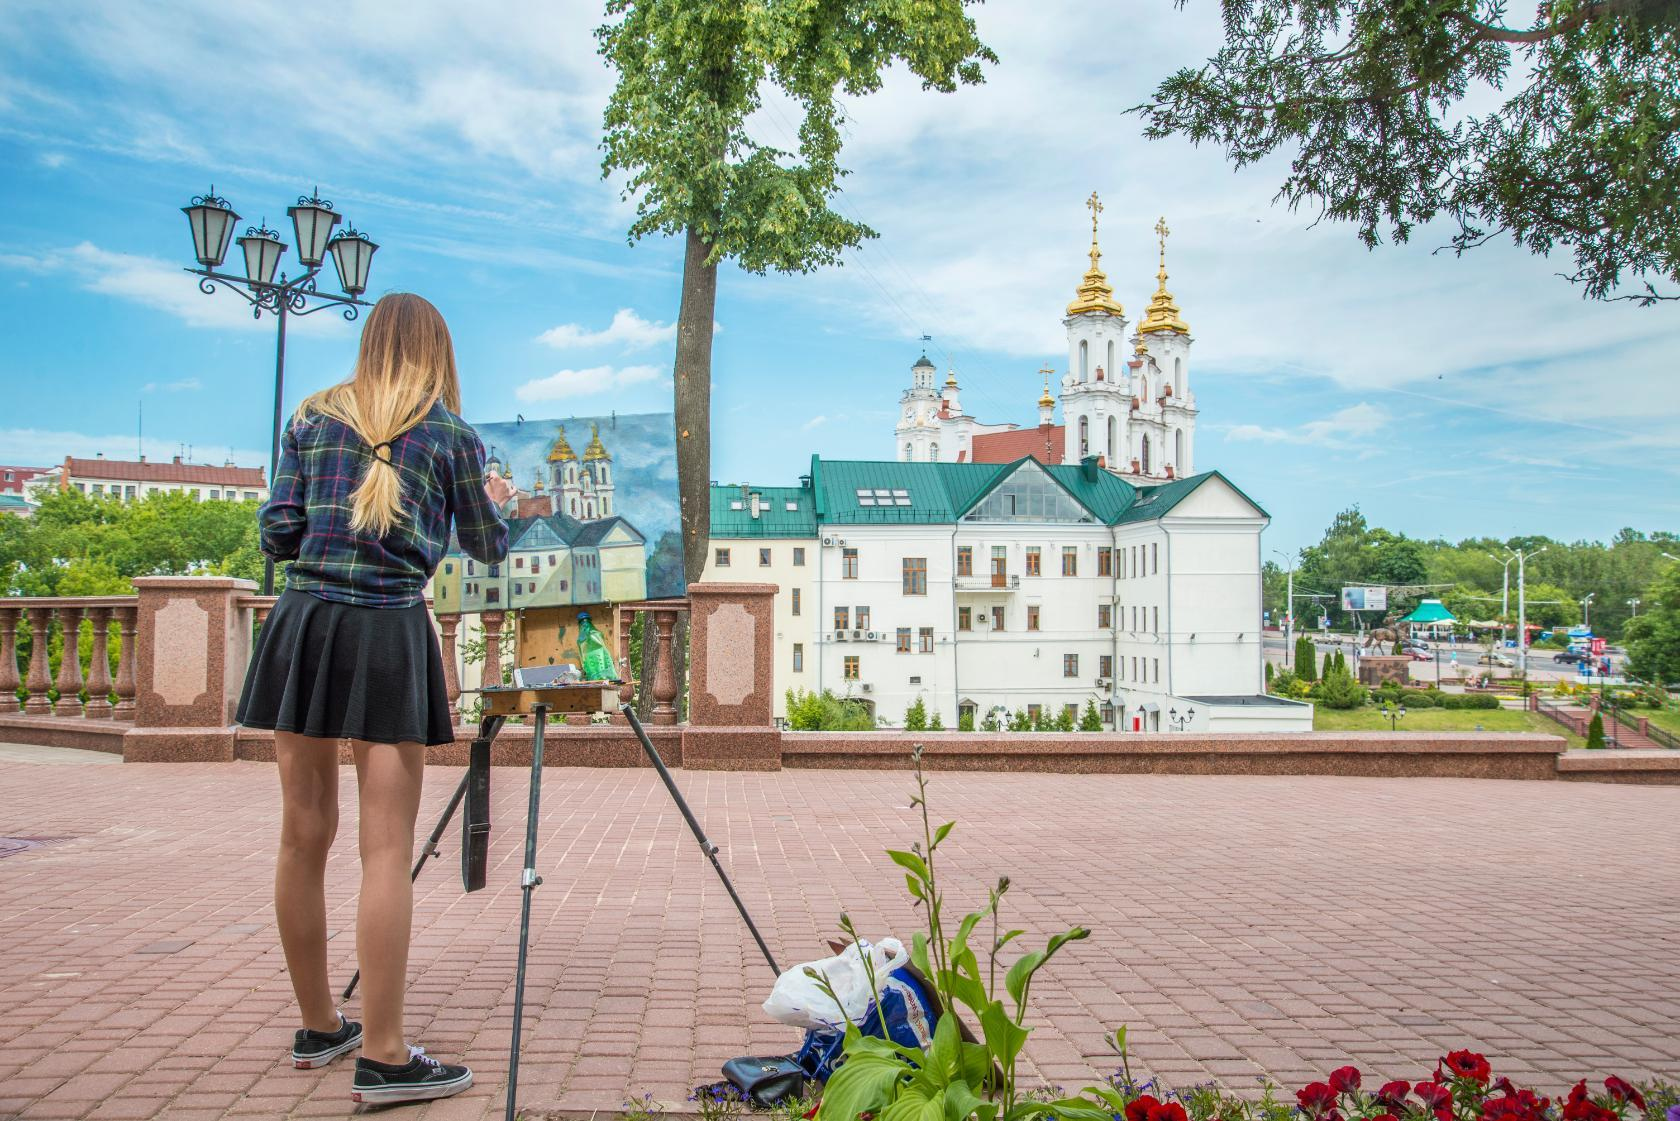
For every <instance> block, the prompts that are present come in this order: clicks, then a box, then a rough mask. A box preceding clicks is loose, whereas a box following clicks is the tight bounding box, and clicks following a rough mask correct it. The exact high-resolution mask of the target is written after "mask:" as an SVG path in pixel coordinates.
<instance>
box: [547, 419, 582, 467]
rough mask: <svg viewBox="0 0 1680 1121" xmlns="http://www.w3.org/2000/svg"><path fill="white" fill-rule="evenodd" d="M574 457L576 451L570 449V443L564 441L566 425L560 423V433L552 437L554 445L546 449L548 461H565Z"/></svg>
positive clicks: (575, 456)
mask: <svg viewBox="0 0 1680 1121" xmlns="http://www.w3.org/2000/svg"><path fill="white" fill-rule="evenodd" d="M576 458H577V453H576V452H574V451H572V445H571V444H568V443H567V442H566V426H565V425H564V424H562V425H561V426H560V434H559V435H558V436H556V437H554V446H553V447H551V448H549V449H548V461H549V462H550V463H565V462H567V461H569V460H573V459H576Z"/></svg>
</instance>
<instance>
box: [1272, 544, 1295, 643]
mask: <svg viewBox="0 0 1680 1121" xmlns="http://www.w3.org/2000/svg"><path fill="white" fill-rule="evenodd" d="M1272 552H1274V553H1276V554H1277V555H1278V556H1280V557H1282V558H1283V559H1284V560H1286V561H1288V562H1289V591H1288V598H1287V599H1286V601H1285V602H1284V605H1283V664H1284V665H1286V666H1287V665H1289V664H1290V663H1291V659H1292V658H1293V652H1292V651H1291V649H1290V645H1291V640H1292V639H1293V638H1294V636H1295V558H1294V557H1292V556H1290V555H1289V554H1287V553H1285V552H1284V551H1283V550H1282V549H1273V550H1272Z"/></svg>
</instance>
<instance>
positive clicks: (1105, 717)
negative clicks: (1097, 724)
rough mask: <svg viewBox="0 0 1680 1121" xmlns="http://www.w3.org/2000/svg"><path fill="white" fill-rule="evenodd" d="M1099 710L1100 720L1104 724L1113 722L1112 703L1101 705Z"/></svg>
mask: <svg viewBox="0 0 1680 1121" xmlns="http://www.w3.org/2000/svg"><path fill="white" fill-rule="evenodd" d="M1101 711H1102V722H1103V723H1104V724H1108V725H1112V724H1113V723H1114V706H1113V705H1103V706H1102V710H1101Z"/></svg>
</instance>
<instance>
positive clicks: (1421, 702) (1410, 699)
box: [1400, 689, 1436, 708]
mask: <svg viewBox="0 0 1680 1121" xmlns="http://www.w3.org/2000/svg"><path fill="white" fill-rule="evenodd" d="M1400 703H1401V704H1403V705H1405V706H1406V707H1407V708H1435V707H1436V701H1435V698H1434V696H1432V695H1431V694H1429V693H1424V692H1420V691H1418V690H1416V689H1413V690H1411V691H1410V692H1406V693H1401V694H1400Z"/></svg>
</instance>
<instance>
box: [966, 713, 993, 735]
mask: <svg viewBox="0 0 1680 1121" xmlns="http://www.w3.org/2000/svg"><path fill="white" fill-rule="evenodd" d="M986 730H987V731H988V732H995V731H997V729H996V728H988V729H986ZM957 731H959V732H972V731H974V713H972V712H959V713H957Z"/></svg>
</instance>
